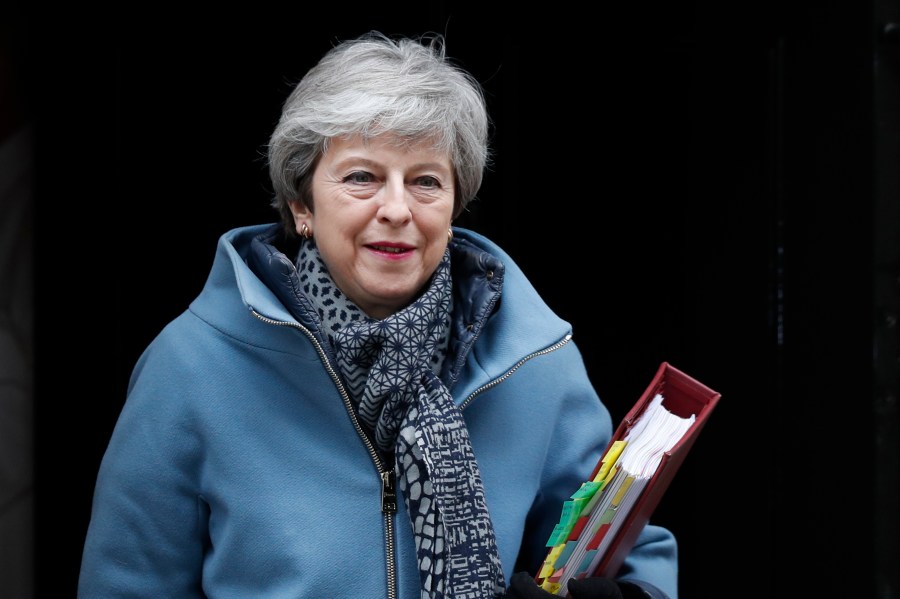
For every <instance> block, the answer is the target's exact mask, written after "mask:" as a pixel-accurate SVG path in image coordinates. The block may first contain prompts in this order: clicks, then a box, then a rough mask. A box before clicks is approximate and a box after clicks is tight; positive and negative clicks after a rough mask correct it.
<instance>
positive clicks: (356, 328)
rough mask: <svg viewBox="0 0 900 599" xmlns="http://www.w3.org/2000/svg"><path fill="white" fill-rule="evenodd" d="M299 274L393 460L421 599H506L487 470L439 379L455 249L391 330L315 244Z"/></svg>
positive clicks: (362, 409)
mask: <svg viewBox="0 0 900 599" xmlns="http://www.w3.org/2000/svg"><path fill="white" fill-rule="evenodd" d="M297 266H298V271H299V274H300V277H301V284H302V285H303V289H304V292H305V293H306V295H307V297H310V299H312V300H313V302H314V303H315V304H316V305H317V307H318V308H319V316H320V318H322V323H323V327H324V329H325V331H326V335H327V336H328V338H329V340H330V341H331V344H332V348H333V350H334V352H335V355H336V358H337V366H338V370H339V372H340V373H341V376H342V379H343V380H344V383H345V385H346V387H347V389H348V392H349V393H350V396H351V400H352V401H353V404H354V406H355V407H356V409H357V414H358V417H359V419H360V421H361V422H362V423H363V425H364V427H366V428H367V429H368V430H369V431H370V432H371V433H372V434H373V436H374V440H375V444H376V446H377V447H378V448H379V449H380V450H381V451H382V452H383V453H384V454H388V455H389V454H393V455H394V461H395V468H396V474H397V483H398V486H399V488H400V491H401V492H402V494H403V497H404V502H405V505H406V511H407V514H408V515H409V520H410V524H411V526H412V530H413V537H414V539H415V545H416V556H417V560H418V565H419V579H420V584H421V599H445V598H446V599H488V598H490V599H493V598H495V597H502V596H503V595H504V593H505V578H504V575H503V571H502V568H501V565H500V558H499V555H498V551H497V544H496V539H495V537H494V529H493V524H492V522H491V518H490V514H489V512H488V508H487V503H486V501H485V497H484V488H483V484H482V479H481V473H480V471H479V468H478V463H477V461H476V459H475V454H474V451H473V449H472V444H471V442H470V440H469V435H468V430H467V429H466V424H465V420H464V419H463V416H462V412H461V411H460V409H459V407H458V406H457V405H456V404H455V402H454V401H453V398H452V396H451V395H450V392H449V391H448V390H447V388H446V387H445V386H444V384H443V383H442V382H441V380H440V378H439V377H438V376H437V375H436V374H435V372H436V371H439V366H440V363H441V362H442V360H443V356H444V353H445V352H446V347H447V341H448V336H449V321H450V311H451V308H452V283H451V278H450V251H449V249H448V250H447V251H445V253H444V258H443V260H442V261H441V263H440V265H439V266H438V268H437V270H436V271H435V274H434V276H433V277H432V280H431V283H430V285H429V286H428V288H427V289H426V290H425V292H424V293H423V294H422V295H421V296H420V297H419V298H417V299H416V300H414V301H413V302H412V303H411V304H410V305H408V306H406V307H405V308H403V309H402V310H400V311H398V312H397V313H395V314H393V315H391V316H389V317H387V318H385V319H383V320H376V319H373V318H370V317H369V316H367V315H365V314H364V313H363V312H362V311H361V310H360V309H359V308H358V307H357V306H356V305H355V304H353V303H352V302H351V301H350V300H349V299H348V298H347V297H346V296H344V295H343V294H342V293H341V292H340V291H339V290H338V289H337V287H336V286H335V285H334V283H333V281H331V278H330V275H328V271H327V268H326V267H325V264H324V263H323V262H322V260H321V257H320V256H319V255H318V251H317V250H316V248H315V243H314V241H313V240H305V241H304V243H303V246H302V249H301V252H300V254H299V256H298V261H297Z"/></svg>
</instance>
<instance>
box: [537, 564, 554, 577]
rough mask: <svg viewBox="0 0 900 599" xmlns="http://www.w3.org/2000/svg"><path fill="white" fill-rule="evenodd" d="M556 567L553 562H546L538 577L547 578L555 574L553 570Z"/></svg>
mask: <svg viewBox="0 0 900 599" xmlns="http://www.w3.org/2000/svg"><path fill="white" fill-rule="evenodd" d="M555 569H556V568H554V567H553V566H552V565H551V564H548V563H547V562H544V565H543V566H541V571H540V572H538V578H547V577H548V576H550V575H551V574H553V570H555Z"/></svg>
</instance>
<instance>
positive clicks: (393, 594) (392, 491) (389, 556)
mask: <svg viewBox="0 0 900 599" xmlns="http://www.w3.org/2000/svg"><path fill="white" fill-rule="evenodd" d="M250 311H251V313H252V314H253V315H254V316H255V317H257V318H258V319H260V320H261V321H263V322H265V323H267V324H271V325H275V326H287V327H293V328H295V329H299V330H300V331H302V332H303V334H305V335H306V336H307V337H308V338H309V340H310V341H312V344H313V346H314V347H315V348H316V352H317V353H318V354H319V358H320V359H321V360H322V363H323V364H324V365H325V370H327V371H328V375H329V376H330V377H331V380H333V381H334V384H335V386H337V389H338V392H339V393H340V394H341V399H342V401H343V402H344V407H345V408H346V409H347V414H349V415H350V421H351V422H352V423H353V428H355V429H356V434H357V435H359V438H360V439H362V442H363V444H365V446H366V449H367V450H368V452H369V457H371V458H372V463H373V464H374V465H375V469H376V470H378V475H379V476H380V477H381V513H382V518H383V520H384V551H385V569H386V573H387V599H397V558H396V555H395V554H394V551H395V543H394V516H395V514H396V513H397V491H396V481H395V475H394V469H393V468H392V467H391V468H387V467H385V464H384V462H383V461H382V459H381V457H380V456H379V455H378V451H376V449H375V447H374V446H373V445H372V442H371V441H370V440H369V437H368V436H367V435H366V433H365V432H364V431H363V429H362V426H361V425H360V424H359V420H357V418H356V413H355V412H354V411H353V405H352V404H351V403H350V395H349V394H348V393H347V390H346V389H344V384H343V383H342V382H341V377H339V376H338V374H337V372H335V370H334V368H333V367H332V365H331V362H330V361H329V360H328V356H327V355H325V350H324V349H322V345H321V344H320V343H319V340H318V339H316V336H315V335H313V334H312V331H310V330H309V329H307V328H306V327H304V326H303V325H301V324H300V323H296V322H285V321H282V320H273V319H271V318H268V317H267V316H263V315H262V314H260V313H259V312H257V311H256V310H253V309H252V308H251V310H250Z"/></svg>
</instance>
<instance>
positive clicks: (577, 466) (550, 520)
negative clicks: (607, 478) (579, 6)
mask: <svg viewBox="0 0 900 599" xmlns="http://www.w3.org/2000/svg"><path fill="white" fill-rule="evenodd" d="M555 358H556V360H555V361H556V364H555V365H554V366H553V367H554V369H555V371H556V373H557V374H560V373H564V376H556V377H555V380H557V381H567V384H566V385H565V386H561V387H560V388H559V390H560V396H559V402H560V406H559V410H557V411H555V413H556V414H558V416H557V420H556V422H555V424H554V425H553V434H552V436H551V439H550V446H549V449H548V451H547V455H548V456H552V459H550V460H548V461H547V463H546V464H545V468H544V473H543V475H542V478H541V489H540V492H539V493H538V495H537V498H536V500H535V503H534V506H533V508H532V510H531V513H530V514H529V521H528V527H529V529H530V532H529V533H528V534H526V535H525V537H524V538H525V544H524V545H523V547H522V550H521V553H520V557H519V561H518V563H517V570H522V569H525V570H527V571H528V572H532V573H536V572H538V571H539V570H540V566H541V564H542V562H543V560H544V558H545V557H546V556H547V551H548V548H547V547H546V541H547V539H548V538H549V536H550V533H551V531H552V529H553V527H554V526H555V525H556V523H557V522H559V518H560V514H561V509H562V505H563V503H564V502H565V501H566V500H568V499H569V498H570V496H571V494H572V493H573V492H574V491H575V490H576V489H577V488H578V487H579V486H580V485H581V483H582V482H584V481H585V480H586V478H585V477H586V476H588V475H589V474H590V472H591V471H592V469H593V467H594V466H595V465H596V463H597V461H598V460H599V459H600V457H601V455H602V453H603V450H604V449H605V448H606V445H607V444H608V443H609V440H610V439H611V437H612V433H613V426H612V420H611V417H610V413H609V410H608V409H607V407H606V406H605V405H604V404H603V403H602V402H601V400H600V398H599V396H598V395H597V393H596V391H595V390H594V387H593V385H592V384H591V382H590V380H589V378H588V374H587V372H586V369H585V367H584V363H583V360H582V357H581V354H580V352H579V350H578V349H577V347H576V346H575V345H574V343H573V342H570V343H569V344H568V346H567V347H566V348H565V349H564V350H562V352H561V353H560V355H558V356H556V357H555ZM677 564H678V561H677V543H676V540H675V536H674V535H673V534H672V533H671V532H670V531H669V530H668V529H665V528H662V527H660V526H655V525H653V524H652V523H651V524H648V525H646V526H645V527H644V530H643V531H642V533H641V535H640V536H639V537H638V539H637V542H636V543H635V546H634V548H633V549H632V551H631V553H630V554H629V556H628V558H627V559H626V560H625V563H624V564H623V566H622V568H621V569H620V572H619V575H618V576H619V578H621V579H627V580H630V581H635V582H636V583H638V584H640V583H642V582H643V583H647V584H646V588H647V589H648V592H650V591H651V590H652V592H651V594H650V596H651V597H660V598H662V599H665V598H666V597H667V598H668V599H677V578H678V567H677ZM657 591H661V592H662V593H658V592H657ZM654 592H657V593H656V594H654Z"/></svg>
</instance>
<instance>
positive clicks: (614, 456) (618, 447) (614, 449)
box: [594, 440, 626, 482]
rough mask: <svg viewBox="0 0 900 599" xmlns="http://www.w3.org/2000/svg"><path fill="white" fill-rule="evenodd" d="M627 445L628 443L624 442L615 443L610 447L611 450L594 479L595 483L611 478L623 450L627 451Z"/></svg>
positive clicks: (605, 456) (604, 457)
mask: <svg viewBox="0 0 900 599" xmlns="http://www.w3.org/2000/svg"><path fill="white" fill-rule="evenodd" d="M625 445H626V442H625V441H623V440H619V441H614V442H613V444H612V445H611V446H610V447H609V450H608V451H607V452H606V454H605V455H604V456H603V460H602V461H601V463H600V469H599V470H598V471H597V476H595V477H594V482H600V481H603V480H606V477H607V476H609V472H610V470H611V469H612V467H613V465H614V464H615V463H616V460H618V459H619V455H620V454H621V453H622V450H623V449H625Z"/></svg>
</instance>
